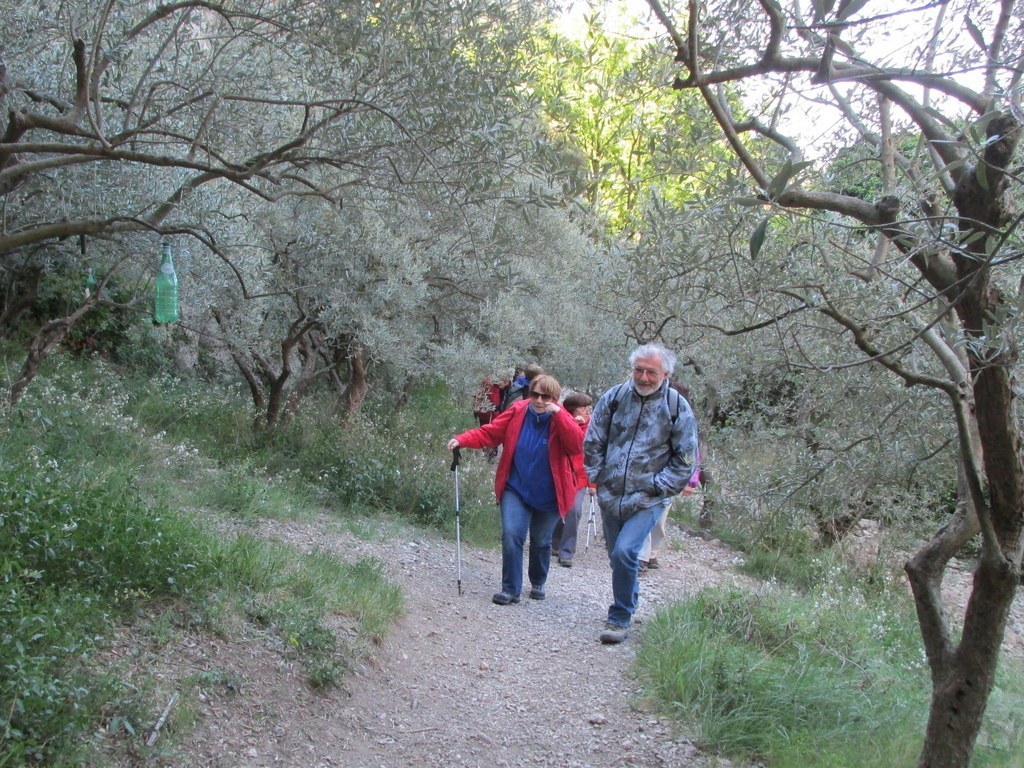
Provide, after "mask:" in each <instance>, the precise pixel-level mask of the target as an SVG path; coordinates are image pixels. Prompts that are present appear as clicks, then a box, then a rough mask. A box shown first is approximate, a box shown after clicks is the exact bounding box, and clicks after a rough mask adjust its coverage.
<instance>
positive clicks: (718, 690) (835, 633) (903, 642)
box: [637, 564, 1024, 768]
mask: <svg viewBox="0 0 1024 768" xmlns="http://www.w3.org/2000/svg"><path fill="white" fill-rule="evenodd" d="M874 589H875V587H870V586H869V587H865V585H864V584H863V583H861V582H859V581H858V580H857V579H856V578H855V577H854V576H852V575H851V574H850V573H849V572H847V571H845V570H844V569H842V568H839V567H837V566H835V565H834V564H832V565H826V564H819V565H818V566H817V581H816V582H815V586H814V588H813V589H810V590H808V591H807V592H805V593H804V594H796V593H789V592H783V591H780V590H772V589H770V588H766V589H762V590H761V591H759V592H757V593H742V592H738V591H727V590H719V589H715V590H706V591H704V592H702V593H700V594H699V595H698V596H696V597H694V598H692V599H690V600H688V601H686V602H683V603H679V604H676V605H674V606H672V607H670V608H668V609H666V610H663V611H661V612H659V614H658V615H657V616H656V617H655V619H654V620H653V621H652V622H650V623H649V624H648V625H646V627H645V629H644V633H643V635H642V643H641V646H640V648H639V650H638V652H637V668H638V670H639V672H640V675H641V677H642V678H643V680H644V682H645V684H646V686H647V688H648V690H650V691H651V692H652V693H653V695H654V697H655V698H656V699H657V700H658V701H659V702H660V703H661V704H662V705H663V706H664V707H665V708H666V710H668V711H669V712H671V713H672V715H673V716H674V717H677V718H679V719H681V720H683V721H685V722H686V723H687V724H688V726H690V727H693V728H695V729H696V730H697V734H698V737H699V738H700V740H701V741H702V742H704V743H705V744H706V745H707V746H709V747H711V748H713V749H715V750H718V751H721V752H723V753H725V754H728V755H730V756H733V757H745V758H748V759H757V760H758V761H760V762H762V763H764V764H767V765H771V766H773V767H775V766H782V767H786V766H788V767H792V768H797V767H798V766H807V768H816V767H817V766H820V767H821V768H825V766H828V767H829V768H831V767H832V766H848V767H849V768H871V767H872V766H877V767H878V768H882V767H883V766H907V767H908V768H909V766H912V765H914V764H915V761H916V759H917V750H918V748H919V739H920V731H921V728H922V721H921V718H922V716H923V713H924V712H925V711H926V710H927V707H926V704H927V701H928V697H929V680H928V674H927V668H926V666H925V664H924V659H923V658H922V656H921V650H920V641H919V638H918V635H917V628H916V625H915V621H914V613H913V610H912V606H911V604H910V600H909V597H908V596H907V595H906V593H905V592H904V591H902V589H899V588H895V589H892V590H890V591H887V592H886V593H885V594H883V595H881V596H879V595H875V596H874V597H873V598H871V599H869V598H870V596H871V593H872V592H873V591H874ZM1020 671H1021V670H1020V665H1019V664H1018V663H1016V662H1012V661H1011V662H1009V663H1008V664H1007V665H1006V666H1005V669H1004V670H1003V674H1001V675H1000V681H999V682H998V683H997V687H996V691H995V693H994V694H993V703H994V706H995V707H996V709H995V710H994V711H991V712H990V713H989V716H988V718H987V720H986V725H985V729H984V734H985V735H984V737H983V739H982V740H981V743H979V748H978V751H977V753H976V762H977V764H978V765H987V766H1001V767H1002V768H1010V766H1013V765H1014V763H1013V762H1012V759H1011V758H1009V756H1010V755H1013V754H1015V753H1017V752H1018V751H1019V748H1020V746H1021V745H1022V744H1024V727H1022V723H1021V721H1020V718H1019V717H1017V716H1015V715H1014V714H1012V712H1013V707H1015V706H1019V705H1020V703H1021V701H1022V699H1021V684H1020V679H1021V678H1020Z"/></svg>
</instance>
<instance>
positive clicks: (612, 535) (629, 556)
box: [601, 499, 672, 627]
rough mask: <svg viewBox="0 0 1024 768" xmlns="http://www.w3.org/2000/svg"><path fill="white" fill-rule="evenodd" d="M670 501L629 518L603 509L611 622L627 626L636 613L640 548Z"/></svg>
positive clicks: (609, 618) (643, 510)
mask: <svg viewBox="0 0 1024 768" xmlns="http://www.w3.org/2000/svg"><path fill="white" fill-rule="evenodd" d="M671 501H672V500H671V499H665V500H664V501H663V502H662V503H659V504H655V505H654V506H653V507H648V508H647V509H642V510H640V511H639V512H637V513H636V514H635V515H633V516H632V517H630V518H627V519H626V520H620V519H619V518H618V517H616V516H615V515H614V514H612V513H608V512H606V511H605V510H604V509H602V510H601V521H602V522H603V523H604V540H605V546H606V547H607V548H608V560H609V561H610V563H611V566H612V601H613V602H612V604H611V605H609V606H608V622H609V623H610V624H615V625H616V626H619V627H628V626H629V625H630V623H631V622H632V621H633V613H634V612H635V611H636V609H637V606H638V605H639V603H640V579H639V574H640V548H641V547H643V545H644V541H646V540H647V534H649V533H650V532H651V530H652V529H653V528H654V525H655V523H657V522H658V518H659V517H661V513H662V512H664V511H665V507H667V506H668V505H669V504H670V503H671Z"/></svg>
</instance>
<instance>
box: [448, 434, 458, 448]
mask: <svg viewBox="0 0 1024 768" xmlns="http://www.w3.org/2000/svg"><path fill="white" fill-rule="evenodd" d="M456 448H461V446H460V445H459V441H458V440H456V439H455V438H454V437H453V438H452V439H451V440H449V441H448V450H449V451H454V450H455V449H456Z"/></svg>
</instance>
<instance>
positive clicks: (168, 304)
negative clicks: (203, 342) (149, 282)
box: [153, 237, 180, 325]
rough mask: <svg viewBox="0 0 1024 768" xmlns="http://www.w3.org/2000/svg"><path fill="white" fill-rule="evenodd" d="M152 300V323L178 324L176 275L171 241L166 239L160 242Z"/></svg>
mask: <svg viewBox="0 0 1024 768" xmlns="http://www.w3.org/2000/svg"><path fill="white" fill-rule="evenodd" d="M154 298H155V304H154V308H153V322H154V323H156V324H157V325H160V324H163V323H176V322H178V320H179V319H180V315H179V312H178V275H177V274H176V273H175V271H174V259H173V258H172V257H171V241H170V239H169V238H166V237H165V238H163V240H161V241H160V271H159V272H157V275H156V295H155V297H154Z"/></svg>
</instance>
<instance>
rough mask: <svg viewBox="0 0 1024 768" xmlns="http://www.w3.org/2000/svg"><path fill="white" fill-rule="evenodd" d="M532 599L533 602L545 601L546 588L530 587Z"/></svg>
mask: <svg viewBox="0 0 1024 768" xmlns="http://www.w3.org/2000/svg"><path fill="white" fill-rule="evenodd" d="M530 599H531V600H543V599H544V587H530Z"/></svg>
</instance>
